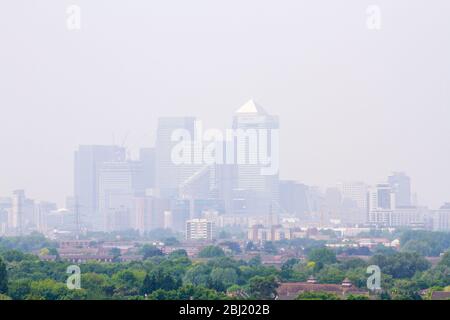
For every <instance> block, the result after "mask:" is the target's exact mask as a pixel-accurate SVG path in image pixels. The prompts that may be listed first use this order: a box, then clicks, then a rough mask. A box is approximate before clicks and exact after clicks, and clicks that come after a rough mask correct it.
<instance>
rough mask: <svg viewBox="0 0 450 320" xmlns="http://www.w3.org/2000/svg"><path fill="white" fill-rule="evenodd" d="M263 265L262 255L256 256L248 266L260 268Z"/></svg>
mask: <svg viewBox="0 0 450 320" xmlns="http://www.w3.org/2000/svg"><path fill="white" fill-rule="evenodd" d="M261 264H262V260H261V256H260V255H257V256H254V257H252V258H251V259H250V260H249V261H248V265H249V266H251V267H256V266H260V265H261Z"/></svg>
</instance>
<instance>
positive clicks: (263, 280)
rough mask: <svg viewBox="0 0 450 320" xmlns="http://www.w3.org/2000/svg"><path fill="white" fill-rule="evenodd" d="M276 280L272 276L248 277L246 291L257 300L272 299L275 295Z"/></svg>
mask: <svg viewBox="0 0 450 320" xmlns="http://www.w3.org/2000/svg"><path fill="white" fill-rule="evenodd" d="M278 286H279V285H278V282H277V281H276V279H275V277H274V276H269V277H260V276H256V277H253V278H251V279H250V281H249V284H248V293H249V294H250V296H251V297H253V298H254V299H258V300H272V299H275V297H276V296H277V291H276V289H277V288H278Z"/></svg>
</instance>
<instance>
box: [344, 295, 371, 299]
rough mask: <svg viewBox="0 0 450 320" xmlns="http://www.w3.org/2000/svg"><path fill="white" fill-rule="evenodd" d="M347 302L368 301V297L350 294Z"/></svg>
mask: <svg viewBox="0 0 450 320" xmlns="http://www.w3.org/2000/svg"><path fill="white" fill-rule="evenodd" d="M347 300H369V297H368V296H363V295H358V294H356V295H353V294H350V295H349V296H348V297H347Z"/></svg>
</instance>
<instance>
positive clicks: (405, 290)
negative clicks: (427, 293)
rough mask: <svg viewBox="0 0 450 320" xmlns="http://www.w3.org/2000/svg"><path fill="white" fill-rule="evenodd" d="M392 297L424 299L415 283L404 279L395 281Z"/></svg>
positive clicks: (396, 298)
mask: <svg viewBox="0 0 450 320" xmlns="http://www.w3.org/2000/svg"><path fill="white" fill-rule="evenodd" d="M391 297H392V299H394V300H422V297H421V296H420V294H419V290H418V288H417V287H416V286H415V284H414V283H412V282H410V281H408V280H403V279H402V280H397V281H395V284H394V288H393V289H392V290H391Z"/></svg>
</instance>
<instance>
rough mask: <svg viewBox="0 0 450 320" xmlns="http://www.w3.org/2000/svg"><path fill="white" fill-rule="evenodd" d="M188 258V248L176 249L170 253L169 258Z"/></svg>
mask: <svg viewBox="0 0 450 320" xmlns="http://www.w3.org/2000/svg"><path fill="white" fill-rule="evenodd" d="M182 257H183V258H187V257H188V254H187V252H186V250H184V249H178V250H175V251H172V252H171V253H170V254H169V258H170V259H173V258H182Z"/></svg>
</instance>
